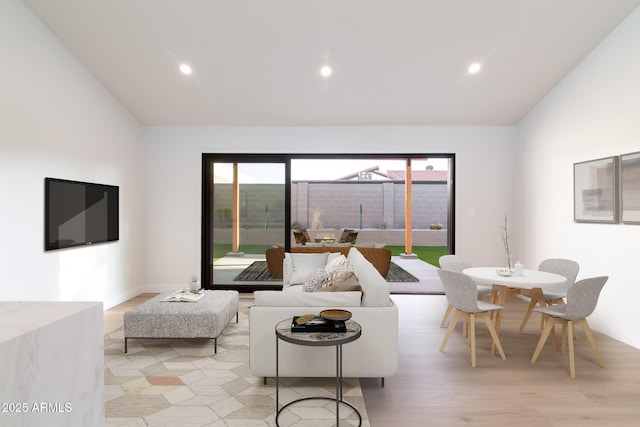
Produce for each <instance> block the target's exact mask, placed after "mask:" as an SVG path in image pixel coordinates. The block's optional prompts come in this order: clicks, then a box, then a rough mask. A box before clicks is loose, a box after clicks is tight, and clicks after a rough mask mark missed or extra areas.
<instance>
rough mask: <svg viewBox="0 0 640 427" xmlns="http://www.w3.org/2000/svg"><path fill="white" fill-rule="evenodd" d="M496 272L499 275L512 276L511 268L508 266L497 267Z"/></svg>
mask: <svg viewBox="0 0 640 427" xmlns="http://www.w3.org/2000/svg"><path fill="white" fill-rule="evenodd" d="M496 273H497V274H498V276H500V277H511V276H513V270H512V269H510V268H498V269H496Z"/></svg>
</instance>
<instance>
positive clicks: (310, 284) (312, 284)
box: [302, 268, 329, 292]
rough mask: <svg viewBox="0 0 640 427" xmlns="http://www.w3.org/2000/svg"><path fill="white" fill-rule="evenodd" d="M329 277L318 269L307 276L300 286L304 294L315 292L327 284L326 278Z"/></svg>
mask: <svg viewBox="0 0 640 427" xmlns="http://www.w3.org/2000/svg"><path fill="white" fill-rule="evenodd" d="M328 276H329V275H328V274H327V272H326V271H325V270H324V268H319V269H317V270H315V271H312V272H311V273H309V275H308V276H307V279H306V280H305V281H304V283H303V284H302V288H303V289H304V291H305V292H315V291H317V290H318V289H320V288H321V287H322V286H324V285H325V283H326V282H327V277H328Z"/></svg>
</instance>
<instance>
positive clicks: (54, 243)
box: [44, 178, 119, 251]
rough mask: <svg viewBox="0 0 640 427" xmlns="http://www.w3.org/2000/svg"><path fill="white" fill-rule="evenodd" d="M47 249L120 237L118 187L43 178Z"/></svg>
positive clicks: (108, 240)
mask: <svg viewBox="0 0 640 427" xmlns="http://www.w3.org/2000/svg"><path fill="white" fill-rule="evenodd" d="M44 197H45V202H44V206H45V230H44V248H45V250H46V251H50V250H54V249H62V248H69V247H73V246H82V245H91V244H94V243H103V242H111V241H114V240H118V238H119V230H118V228H119V222H118V187H117V186H113V185H102V184H92V183H88V182H78V181H68V180H64V179H56V178H45V196H44Z"/></svg>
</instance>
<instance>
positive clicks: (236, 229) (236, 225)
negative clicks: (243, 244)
mask: <svg viewBox="0 0 640 427" xmlns="http://www.w3.org/2000/svg"><path fill="white" fill-rule="evenodd" d="M232 191H233V195H232V199H231V204H232V209H231V252H233V253H238V249H239V247H240V222H239V220H238V218H240V183H238V164H237V163H234V164H233V190H232Z"/></svg>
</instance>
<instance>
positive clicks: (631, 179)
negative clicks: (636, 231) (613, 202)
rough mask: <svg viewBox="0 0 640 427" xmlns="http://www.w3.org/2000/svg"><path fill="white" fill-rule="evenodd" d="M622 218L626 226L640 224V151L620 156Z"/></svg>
mask: <svg viewBox="0 0 640 427" xmlns="http://www.w3.org/2000/svg"><path fill="white" fill-rule="evenodd" d="M620 216H621V221H622V222H623V223H624V224H640V151H638V152H635V153H629V154H623V155H621V156H620Z"/></svg>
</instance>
